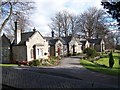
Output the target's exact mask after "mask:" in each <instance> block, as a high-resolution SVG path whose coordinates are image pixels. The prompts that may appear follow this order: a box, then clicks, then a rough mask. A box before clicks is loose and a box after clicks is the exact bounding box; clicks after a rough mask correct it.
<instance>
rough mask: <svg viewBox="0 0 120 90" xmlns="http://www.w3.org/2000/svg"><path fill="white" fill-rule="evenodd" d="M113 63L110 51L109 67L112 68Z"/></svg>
mask: <svg viewBox="0 0 120 90" xmlns="http://www.w3.org/2000/svg"><path fill="white" fill-rule="evenodd" d="M113 65H114V59H113V55H112V52H110V54H109V67H110V68H112V67H113Z"/></svg>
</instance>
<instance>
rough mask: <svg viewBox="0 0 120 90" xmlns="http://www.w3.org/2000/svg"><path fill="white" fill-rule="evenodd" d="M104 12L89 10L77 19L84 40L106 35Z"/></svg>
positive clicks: (94, 9)
mask: <svg viewBox="0 0 120 90" xmlns="http://www.w3.org/2000/svg"><path fill="white" fill-rule="evenodd" d="M104 14H105V13H104V12H103V11H102V10H98V9H97V8H95V7H92V8H89V9H88V10H87V11H85V12H84V13H82V14H80V16H79V17H78V25H77V26H78V27H79V31H80V32H81V35H83V36H84V38H86V39H90V38H93V37H96V38H98V37H101V36H104V35H105V34H106V33H107V31H106V30H107V28H106V26H105V25H104Z"/></svg>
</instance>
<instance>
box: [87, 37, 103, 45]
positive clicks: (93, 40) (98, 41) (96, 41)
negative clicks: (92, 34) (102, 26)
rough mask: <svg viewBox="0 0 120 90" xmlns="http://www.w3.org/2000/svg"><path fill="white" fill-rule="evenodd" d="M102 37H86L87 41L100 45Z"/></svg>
mask: <svg viewBox="0 0 120 90" xmlns="http://www.w3.org/2000/svg"><path fill="white" fill-rule="evenodd" d="M101 41H102V39H100V38H99V39H88V42H89V43H92V44H95V45H100V43H101Z"/></svg>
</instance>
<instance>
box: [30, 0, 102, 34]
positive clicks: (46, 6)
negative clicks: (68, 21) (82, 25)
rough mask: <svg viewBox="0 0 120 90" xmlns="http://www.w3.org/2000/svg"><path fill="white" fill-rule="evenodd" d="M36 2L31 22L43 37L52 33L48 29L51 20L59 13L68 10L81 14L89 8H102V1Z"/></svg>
mask: <svg viewBox="0 0 120 90" xmlns="http://www.w3.org/2000/svg"><path fill="white" fill-rule="evenodd" d="M35 2H36V5H35V6H36V7H37V8H36V10H35V11H34V12H33V15H32V16H31V20H32V21H33V27H36V29H37V30H39V31H40V32H41V34H42V35H46V34H47V33H49V32H50V28H49V27H48V24H49V23H50V18H51V17H52V16H53V15H55V13H56V12H58V11H61V10H67V11H69V12H71V13H75V14H80V13H81V12H83V11H84V10H86V9H87V8H89V7H92V6H96V7H98V8H100V7H101V6H100V2H101V0H35Z"/></svg>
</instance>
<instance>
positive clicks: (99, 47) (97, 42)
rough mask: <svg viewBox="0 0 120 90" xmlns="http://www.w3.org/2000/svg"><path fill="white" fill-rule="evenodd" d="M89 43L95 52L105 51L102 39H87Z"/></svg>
mask: <svg viewBox="0 0 120 90" xmlns="http://www.w3.org/2000/svg"><path fill="white" fill-rule="evenodd" d="M88 42H89V43H90V47H91V48H94V49H95V50H96V51H97V52H104V51H105V42H104V40H103V39H101V38H98V39H88Z"/></svg>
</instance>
